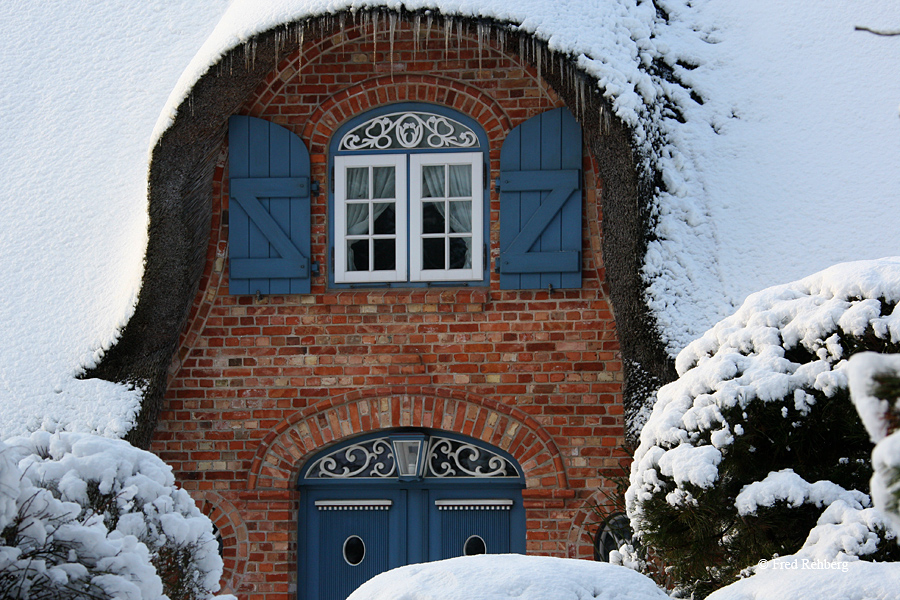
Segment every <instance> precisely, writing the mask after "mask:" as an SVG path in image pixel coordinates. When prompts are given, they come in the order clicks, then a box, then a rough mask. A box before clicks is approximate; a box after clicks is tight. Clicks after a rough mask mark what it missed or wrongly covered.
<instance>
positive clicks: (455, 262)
mask: <svg viewBox="0 0 900 600" xmlns="http://www.w3.org/2000/svg"><path fill="white" fill-rule="evenodd" d="M471 267H472V238H470V237H464V238H450V268H451V269H468V268H471Z"/></svg>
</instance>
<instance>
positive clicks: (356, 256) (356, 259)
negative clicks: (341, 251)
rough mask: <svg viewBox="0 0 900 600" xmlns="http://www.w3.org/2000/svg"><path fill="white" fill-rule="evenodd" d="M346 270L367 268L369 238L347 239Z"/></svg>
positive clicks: (366, 269) (365, 269) (364, 269)
mask: <svg viewBox="0 0 900 600" xmlns="http://www.w3.org/2000/svg"><path fill="white" fill-rule="evenodd" d="M347 270H348V271H368V270H369V240H347Z"/></svg>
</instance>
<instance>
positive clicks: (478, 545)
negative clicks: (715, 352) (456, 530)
mask: <svg viewBox="0 0 900 600" xmlns="http://www.w3.org/2000/svg"><path fill="white" fill-rule="evenodd" d="M485 552H487V546H486V545H485V543H484V540H483V539H481V537H480V536H477V535H470V536H469V537H468V539H466V543H465V544H463V555H465V556H474V555H476V554H484V553H485Z"/></svg>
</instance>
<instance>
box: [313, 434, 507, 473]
mask: <svg viewBox="0 0 900 600" xmlns="http://www.w3.org/2000/svg"><path fill="white" fill-rule="evenodd" d="M425 463H426V465H425V473H424V477H426V478H428V477H435V478H440V479H445V478H451V477H467V478H468V477H475V478H479V479H482V478H497V477H519V472H518V471H517V470H516V467H515V466H513V463H512V462H511V461H509V460H508V459H506V458H504V457H502V456H499V455H497V454H495V453H494V452H491V451H490V450H487V449H485V448H481V447H479V446H476V445H474V444H471V443H468V442H463V441H459V440H456V439H451V438H445V437H431V438H430V440H429V443H428V451H427V454H426V458H425ZM396 477H398V473H397V461H396V459H395V457H394V449H393V446H392V445H391V438H390V437H380V438H375V439H371V440H367V441H365V442H360V443H358V444H353V445H351V446H346V447H343V448H339V449H337V450H335V451H333V452H331V453H329V454H326V455H325V456H323V457H321V458H319V459H317V460H316V461H315V462H314V463H313V464H312V465H311V466H310V468H309V470H308V471H307V472H306V477H305V478H306V479H361V478H377V479H385V478H396Z"/></svg>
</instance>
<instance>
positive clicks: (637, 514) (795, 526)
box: [629, 302, 900, 599]
mask: <svg viewBox="0 0 900 600" xmlns="http://www.w3.org/2000/svg"><path fill="white" fill-rule="evenodd" d="M882 305H883V310H884V311H886V312H884V313H883V314H890V312H891V311H892V310H893V305H891V304H886V303H884V302H882ZM782 326H783V324H782ZM729 331H739V328H738V327H734V328H733V329H731V330H729ZM834 333H835V334H836V335H832V336H831V337H830V338H829V340H828V345H827V349H826V343H825V342H823V341H821V340H820V341H819V344H820V345H818V346H814V347H807V346H804V345H803V344H802V343H799V344H796V345H794V346H790V347H788V346H787V345H786V344H785V346H782V347H781V348H780V350H782V351H783V357H784V359H786V360H787V361H789V363H777V362H776V361H774V360H770V359H767V360H769V362H765V361H763V360H759V361H758V362H753V361H754V360H756V358H757V357H758V356H761V355H763V353H764V352H765V351H766V348H764V347H763V346H764V344H763V343H760V344H759V346H756V345H755V344H756V343H757V339H762V337H763V336H760V338H753V339H752V342H751V343H742V344H735V345H734V346H729V347H728V348H727V349H726V351H727V352H728V353H730V354H729V355H728V356H731V357H737V358H735V359H734V360H733V362H732V363H730V364H734V365H737V366H738V371H739V372H737V373H731V372H730V371H728V370H727V369H725V370H720V371H719V372H722V373H726V374H725V375H723V376H722V380H721V383H720V384H718V385H717V384H710V388H703V387H702V386H701V385H699V384H698V383H697V382H698V381H707V380H709V378H706V379H704V378H700V379H694V380H691V381H693V383H685V384H684V385H683V386H682V387H678V388H676V389H675V391H673V392H672V393H671V395H670V396H669V398H671V400H670V402H671V404H672V405H678V407H679V408H680V409H681V410H682V412H683V411H684V410H686V408H685V406H688V405H686V404H685V402H686V401H693V402H694V404H693V406H694V407H695V408H696V409H697V410H698V411H700V410H702V409H703V408H704V407H708V406H710V401H711V400H713V399H714V398H717V397H716V396H715V395H714V394H715V392H716V391H717V390H718V389H721V387H725V386H726V385H732V386H738V387H741V389H742V390H747V391H750V390H753V389H756V388H751V387H748V385H747V383H746V382H747V381H748V379H747V378H742V377H743V375H744V373H743V372H740V371H741V368H740V367H741V366H744V367H746V368H748V369H757V370H758V369H760V368H761V367H760V365H770V364H778V365H783V364H790V365H792V367H790V368H789V369H787V370H786V371H783V372H782V371H779V372H777V373H775V374H774V375H777V376H778V377H783V376H784V375H787V376H788V377H792V379H791V380H790V384H789V385H785V386H784V387H785V389H786V393H785V395H784V397H783V398H780V399H779V398H766V399H765V400H761V399H759V398H756V397H752V396H749V397H748V396H743V397H740V398H741V401H738V402H732V403H728V402H720V401H718V400H715V401H716V402H718V403H717V404H715V405H714V406H713V408H714V409H715V411H708V412H706V413H703V414H704V415H705V416H709V415H715V417H714V418H712V419H710V421H711V422H708V423H704V422H703V420H702V419H699V418H698V417H697V414H699V413H694V414H692V415H691V420H690V422H689V423H688V421H687V420H686V421H684V422H683V423H682V424H681V427H683V429H684V431H683V433H682V435H681V436H680V437H678V436H674V435H671V437H668V438H666V437H663V438H662V441H660V440H659V439H655V440H654V441H653V442H652V444H651V445H648V444H647V443H646V440H644V439H642V446H641V449H639V454H638V456H637V460H641V459H646V462H645V463H643V466H641V467H640V469H644V472H647V469H650V474H649V475H647V476H646V477H645V476H644V474H643V473H641V472H637V473H636V472H633V473H632V489H630V490H629V494H630V495H632V494H633V495H632V496H631V497H633V498H634V501H633V505H630V506H629V511H630V514H632V517H633V518H634V519H636V520H637V522H638V533H639V538H640V542H641V543H642V544H643V545H644V546H646V547H649V548H650V549H651V551H652V553H653V554H654V555H656V556H657V557H659V558H660V559H661V560H662V561H663V563H664V564H666V565H667V567H668V572H669V574H671V576H672V577H673V578H674V582H675V586H676V587H677V588H680V589H682V590H684V591H685V592H686V593H687V594H690V595H692V597H693V598H697V599H699V598H705V597H706V596H707V595H709V594H710V593H712V592H713V591H715V590H716V589H719V588H721V587H723V586H724V585H727V584H729V583H731V582H733V581H735V580H736V579H738V578H739V577H740V574H741V570H742V569H744V568H746V567H749V566H751V565H754V564H756V563H757V562H758V561H759V560H761V559H771V558H773V557H775V556H779V555H782V556H783V555H788V554H794V553H796V552H797V551H798V550H800V548H801V547H802V546H803V544H804V542H805V541H806V540H807V537H808V535H809V532H810V530H811V529H813V527H815V526H816V524H817V521H818V519H819V517H820V516H821V515H822V511H823V509H824V508H825V507H824V506H822V505H816V504H815V503H814V502H812V501H810V500H806V501H804V502H801V503H799V504H797V503H793V504H792V503H790V502H787V501H784V500H776V501H775V502H774V503H773V504H772V505H771V506H760V507H759V508H758V509H757V510H756V511H755V512H753V513H752V514H743V515H742V514H740V513H739V511H738V509H737V506H736V499H737V497H738V494H740V493H741V491H742V490H743V489H744V488H745V487H746V486H747V485H749V484H751V483H754V482H759V481H763V480H764V479H766V477H767V476H768V475H769V474H770V473H773V472H779V471H783V470H787V469H790V470H793V471H794V473H796V474H797V475H799V476H800V477H801V478H802V479H803V480H805V481H806V482H809V483H814V482H817V481H823V480H825V481H831V482H833V483H835V484H837V485H839V486H841V487H842V488H844V489H845V490H861V491H867V490H868V489H869V479H870V478H871V476H872V466H871V461H870V458H871V451H872V447H873V446H872V443H871V442H870V440H869V436H868V434H867V432H866V430H865V428H864V426H863V424H862V422H861V421H860V418H859V415H858V414H857V412H856V409H855V407H854V406H853V403H852V402H851V400H850V396H849V391H848V390H847V389H846V388H842V387H840V386H837V387H836V388H835V387H832V388H830V389H829V388H828V387H827V386H824V385H821V384H820V382H819V381H817V380H816V379H815V378H813V377H810V378H807V379H805V380H803V379H802V378H799V377H793V375H792V374H793V373H794V372H796V370H797V369H798V367H799V366H800V365H807V364H810V363H817V364H818V365H819V366H818V367H817V368H819V369H824V371H825V372H828V371H831V370H832V369H833V368H834V366H835V365H836V364H837V363H838V361H839V360H841V359H844V358H848V357H849V356H850V355H852V354H855V353H856V352H860V351H863V350H875V351H877V352H882V353H884V352H887V353H897V352H900V344H896V343H893V342H891V341H889V340H886V339H883V338H881V337H878V336H877V335H875V333H874V331H873V328H872V327H871V326H869V327H868V328H867V329H866V330H865V331H864V332H863V333H862V335H857V336H852V335H848V334H846V333H844V332H842V331H840V330H838V331H836V332H834ZM737 337H738V336H735V338H737ZM743 339H745V340H747V339H750V337H749V335H748V336H747V337H745V338H743ZM771 339H772V338H771V337H767V338H766V343H770V342H769V340H771ZM723 346H724V343H723ZM776 350H778V348H777V347H776ZM741 355H743V358H742V357H741ZM714 356H715V353H707V354H706V360H708V361H712V358H713V357H714ZM703 358H704V357H703V356H700V357H699V358H698V360H697V361H695V362H694V364H693V367H692V368H694V369H702V368H703V363H702V360H703ZM708 364H712V363H708ZM718 364H719V365H721V364H724V363H723V362H720V363H718ZM688 374H690V371H688V372H686V373H685V375H688ZM828 374H829V375H830V373H828ZM753 377H756V378H764V377H765V374H762V375H760V374H759V373H758V372H757V373H754V375H753ZM752 381H760V379H754V380H752ZM798 381H799V382H800V383H798V384H796V385H795V382H798ZM833 381H836V382H840V381H841V378H840V377H834V378H833ZM813 382H815V384H813ZM673 385H677V384H673ZM885 385H889V386H896V387H891V388H890V389H891V390H892V391H893V392H896V391H897V390H900V378H896V379H892V380H891V381H889V382H886V383H885ZM720 386H721V387H720ZM772 388H773V386H769V387H766V388H762V389H772ZM826 392H827V393H826ZM703 395H705V396H704V398H708V399H707V400H704V399H703V398H700V397H701V396H703ZM698 398H699V399H698ZM798 398H800V401H798ZM685 399H687V400H685ZM704 402H705V404H704ZM697 407H699V408H697ZM679 414H681V413H679ZM684 414H687V413H684ZM651 422H652V418H651ZM672 422H673V421H672V417H671V415H670V416H668V417H667V418H666V419H665V423H667V424H668V423H672ZM697 422H700V423H701V424H700V425H697ZM666 427H670V425H667V426H666ZM666 427H661V428H660V431H661V432H662V433H661V434H660V435H661V436H665V435H668V434H667V431H668V432H669V433H671V431H672V430H671V429H668V430H667V429H666ZM723 430H724V431H725V432H726V433H728V434H729V435H731V436H732V437H733V439H730V440H728V441H727V442H725V443H723V442H722V437H721V436H722V431H723ZM716 434H718V435H719V436H720V437H719V439H718V440H715V439H714V435H716ZM654 435H656V434H654ZM672 440H675V441H672ZM714 441H715V442H716V443H715V446H716V447H717V448H718V450H719V451H720V452H721V456H722V458H721V462H719V464H718V465H717V467H716V469H717V472H716V477H715V479H714V482H713V483H712V485H710V486H708V487H701V486H700V485H696V484H693V483H691V481H676V480H675V478H674V476H673V475H672V474H671V473H669V474H666V473H664V472H663V471H664V470H665V469H664V468H663V466H662V463H661V462H659V461H660V460H661V458H660V456H662V455H661V454H654V452H657V453H659V452H667V451H669V450H672V449H674V448H678V447H680V445H681V444H686V445H689V446H690V447H692V448H699V447H708V446H711V445H714ZM648 448H649V449H648ZM648 457H649V458H648ZM636 464H637V463H636ZM640 469H638V470H640ZM884 533H885V532H883V531H881V532H880V534H879V537H880V539H881V544H880V545H879V547H878V548H877V549H876V551H875V553H874V554H869V555H867V556H861V557H860V558H863V559H867V560H900V548H898V546H897V545H896V544H895V543H894V542H893V540H891V541H887V538H888V536H886V535H885V534H884Z"/></svg>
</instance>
